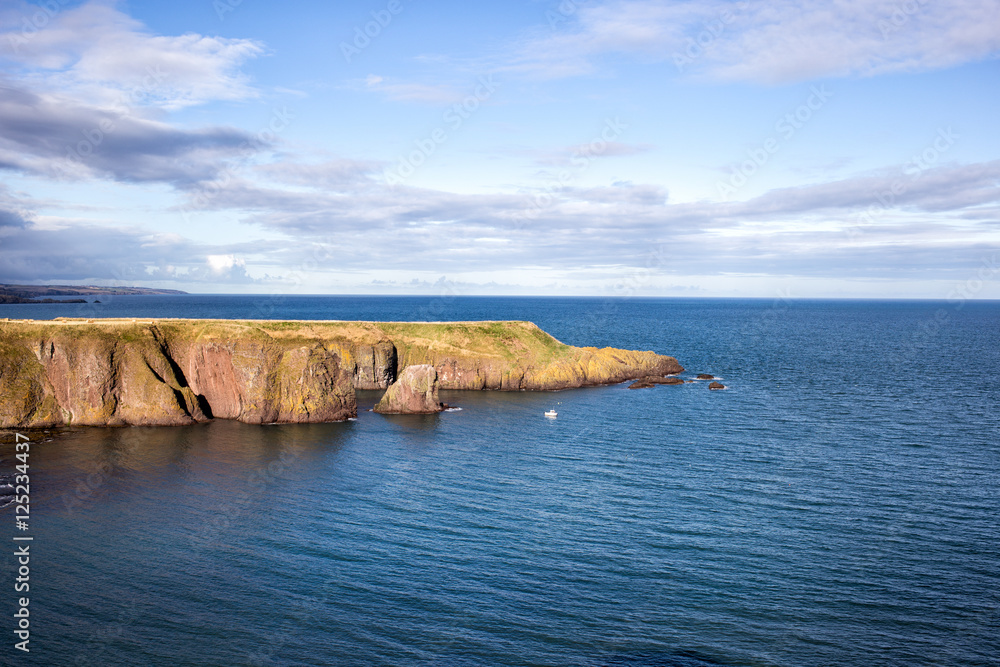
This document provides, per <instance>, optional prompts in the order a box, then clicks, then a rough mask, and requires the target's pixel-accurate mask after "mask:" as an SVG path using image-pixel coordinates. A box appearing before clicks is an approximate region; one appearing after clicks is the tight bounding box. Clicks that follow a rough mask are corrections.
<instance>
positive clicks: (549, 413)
mask: <svg viewBox="0 0 1000 667" xmlns="http://www.w3.org/2000/svg"><path fill="white" fill-rule="evenodd" d="M557 414H559V413H558V412H556V411H555V410H549V411H548V412H546V413H545V416H546V417H555V416H556V415H557Z"/></svg>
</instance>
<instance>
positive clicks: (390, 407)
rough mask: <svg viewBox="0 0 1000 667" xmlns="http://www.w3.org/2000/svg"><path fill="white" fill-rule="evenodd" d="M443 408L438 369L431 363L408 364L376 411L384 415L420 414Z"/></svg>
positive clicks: (439, 410)
mask: <svg viewBox="0 0 1000 667" xmlns="http://www.w3.org/2000/svg"><path fill="white" fill-rule="evenodd" d="M442 410H444V405H443V404H442V403H441V401H440V400H439V399H438V376H437V371H436V370H434V367H433V366H431V365H430V364H420V365H418V366H407V367H406V370H404V371H403V372H402V373H401V374H400V376H399V379H398V380H396V381H395V382H394V383H392V384H391V385H389V388H388V389H386V390H385V395H383V396H382V400H381V401H379V402H378V405H376V406H375V412H379V413H381V414H384V415H420V414H429V413H432V412H441V411H442Z"/></svg>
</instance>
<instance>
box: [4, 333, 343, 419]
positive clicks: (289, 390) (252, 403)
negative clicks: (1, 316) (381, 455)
mask: <svg viewBox="0 0 1000 667" xmlns="http://www.w3.org/2000/svg"><path fill="white" fill-rule="evenodd" d="M47 333H51V334H52V335H51V337H45V338H42V339H40V340H36V341H33V342H31V343H30V345H24V344H23V341H22V344H20V345H19V344H17V342H16V341H15V340H10V339H7V338H5V337H3V336H0V391H3V392H4V395H5V398H4V400H3V401H2V408H0V427H11V426H18V427H46V426H57V425H65V424H72V425H76V426H128V425H141V426H176V425H183V424H192V423H195V422H198V421H205V420H208V419H211V418H212V417H221V418H226V419H236V420H239V421H242V422H247V423H254V424H259V423H267V422H324V421H339V420H344V419H347V418H349V417H353V416H355V415H356V414H357V404H356V402H355V397H354V380H353V372H349V371H346V370H345V369H342V368H341V367H340V363H339V362H340V358H339V356H338V355H337V353H336V352H333V351H329V350H327V349H326V348H324V347H323V346H322V345H318V344H315V345H311V346H304V345H294V344H290V343H283V342H277V341H269V340H267V339H261V338H259V337H258V338H256V339H250V340H246V341H214V340H197V339H196V340H188V339H184V338H178V339H172V338H171V336H169V335H166V334H164V332H162V331H160V330H159V329H158V328H157V327H156V326H155V325H154V326H142V325H131V326H129V325H122V326H119V327H117V328H116V329H110V328H107V327H106V328H99V327H86V326H78V327H74V328H62V329H59V328H56V327H55V326H53V327H52V329H51V330H50V331H47ZM8 396H9V397H10V400H9V401H8V399H7V397H8Z"/></svg>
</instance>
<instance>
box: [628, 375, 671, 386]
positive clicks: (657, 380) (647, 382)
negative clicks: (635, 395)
mask: <svg viewBox="0 0 1000 667" xmlns="http://www.w3.org/2000/svg"><path fill="white" fill-rule="evenodd" d="M658 384H684V380H682V379H681V378H679V377H673V376H671V377H659V376H656V375H647V376H646V377H642V378H639V379H638V380H636V381H635V382H633V383H632V384H630V385H629V386H628V388H629V389H649V388H650V387H655V386H656V385H658Z"/></svg>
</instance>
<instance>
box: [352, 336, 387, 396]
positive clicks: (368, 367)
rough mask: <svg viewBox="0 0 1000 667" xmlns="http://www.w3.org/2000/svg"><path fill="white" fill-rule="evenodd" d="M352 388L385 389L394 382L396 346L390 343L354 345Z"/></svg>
mask: <svg viewBox="0 0 1000 667" xmlns="http://www.w3.org/2000/svg"><path fill="white" fill-rule="evenodd" d="M353 353H354V388H355V389H385V388H387V387H388V386H389V385H390V384H392V383H393V382H395V381H396V346H395V345H393V344H392V342H390V341H382V342H379V343H375V344H373V345H364V344H362V345H356V346H355V347H354V349H353Z"/></svg>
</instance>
